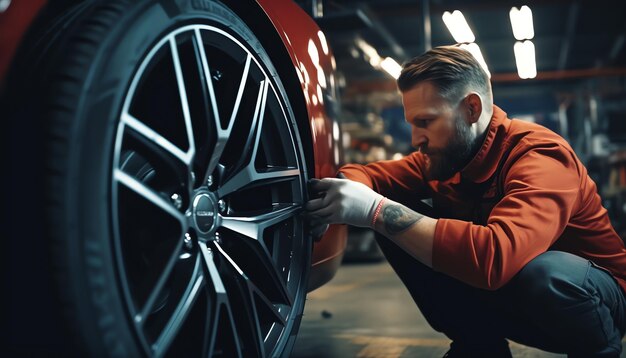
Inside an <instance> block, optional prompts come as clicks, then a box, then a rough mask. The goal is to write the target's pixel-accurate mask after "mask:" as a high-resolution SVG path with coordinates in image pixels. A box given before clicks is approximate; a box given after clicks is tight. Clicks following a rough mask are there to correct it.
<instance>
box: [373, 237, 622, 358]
mask: <svg viewBox="0 0 626 358" xmlns="http://www.w3.org/2000/svg"><path fill="white" fill-rule="evenodd" d="M377 241H378V244H379V246H380V247H381V249H382V251H383V253H384V254H385V256H386V257H387V260H388V261H389V263H390V264H391V266H392V267H393V269H394V270H395V271H396V273H397V274H398V276H399V277H400V279H401V280H402V282H403V283H404V284H405V286H406V287H407V288H408V290H409V292H410V294H411V296H412V297H413V300H414V301H415V303H416V304H417V306H418V307H419V309H420V310H421V312H422V314H423V315H424V316H425V317H426V320H427V321H428V322H429V323H430V325H431V326H432V327H433V328H434V329H435V330H437V331H440V332H443V333H444V334H446V335H447V336H448V337H449V338H450V339H452V340H453V342H454V343H453V347H454V345H456V346H457V348H459V347H460V348H461V351H463V352H468V353H467V355H466V356H468V357H470V356H477V357H502V356H507V353H508V354H509V355H510V352H509V351H508V343H507V342H506V340H505V339H511V340H513V341H516V342H519V343H521V344H524V345H528V346H532V347H536V348H539V349H542V350H546V351H550V352H555V353H566V354H568V355H569V356H570V357H619V355H620V353H621V350H622V342H621V340H622V337H623V336H624V332H625V331H626V297H625V295H624V292H623V290H622V289H621V287H620V286H619V284H618V283H617V281H616V280H615V278H614V277H613V276H612V275H611V274H610V273H608V272H607V271H605V270H604V269H602V268H599V267H597V266H596V265H595V264H593V263H592V262H590V261H589V260H586V259H583V258H581V257H578V256H576V255H572V254H569V253H565V252H560V251H548V252H546V253H543V254H541V255H539V256H538V257H536V258H535V259H533V260H532V261H530V262H529V263H528V264H527V265H526V266H525V267H524V268H523V269H522V270H521V271H520V272H519V273H518V274H517V275H516V276H515V277H514V278H513V279H512V280H511V281H510V282H509V283H507V284H506V285H505V286H503V287H502V288H500V289H498V290H495V291H488V290H483V289H478V288H475V287H472V286H469V285H467V284H465V283H462V282H460V281H458V280H456V279H453V278H451V277H449V276H447V275H444V274H442V273H439V272H435V271H434V270H432V269H431V268H429V267H427V266H425V265H423V264H421V263H420V262H418V261H417V260H415V259H414V258H413V257H411V256H410V255H408V254H407V253H406V252H404V251H403V250H402V249H401V248H399V247H398V246H397V245H395V244H394V243H393V242H391V241H389V240H388V239H386V238H384V237H380V236H378V237H377ZM472 352H473V353H472ZM464 356H465V355H464Z"/></svg>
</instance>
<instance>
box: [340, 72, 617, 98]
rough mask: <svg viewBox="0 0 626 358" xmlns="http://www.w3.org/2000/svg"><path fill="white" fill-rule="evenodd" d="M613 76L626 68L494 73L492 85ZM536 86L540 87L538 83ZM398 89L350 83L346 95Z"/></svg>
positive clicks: (382, 83) (389, 83) (391, 83)
mask: <svg viewBox="0 0 626 358" xmlns="http://www.w3.org/2000/svg"><path fill="white" fill-rule="evenodd" d="M613 76H626V67H614V68H590V69H580V70H567V71H543V72H538V73H537V77H535V78H534V79H532V80H523V79H521V78H519V75H518V74H517V72H510V73H493V74H492V75H491V82H492V83H506V82H523V83H527V84H531V83H535V82H536V81H559V80H571V79H582V78H594V77H613ZM536 85H538V86H539V85H540V84H539V83H536ZM397 89H398V87H397V85H396V82H395V81H394V80H388V79H384V80H383V79H381V80H371V81H350V82H349V83H348V87H347V88H346V95H347V96H349V95H351V94H357V93H367V92H377V91H385V92H386V91H397Z"/></svg>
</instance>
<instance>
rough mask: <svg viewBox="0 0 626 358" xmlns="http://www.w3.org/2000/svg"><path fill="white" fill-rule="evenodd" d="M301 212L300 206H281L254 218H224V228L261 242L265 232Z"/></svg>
mask: <svg viewBox="0 0 626 358" xmlns="http://www.w3.org/2000/svg"><path fill="white" fill-rule="evenodd" d="M299 210H300V206H298V205H296V204H281V205H280V206H277V207H275V208H273V209H272V211H270V212H267V213H264V214H261V215H257V216H253V217H234V216H224V217H222V226H223V227H225V228H227V229H229V230H232V231H234V232H237V233H240V234H242V235H245V236H247V237H249V238H252V239H254V240H260V239H261V238H262V237H263V230H265V229H266V228H268V227H270V226H272V225H274V224H277V223H279V222H281V221H283V220H286V219H288V218H290V217H292V216H294V215H296V213H297V212H298V211H299Z"/></svg>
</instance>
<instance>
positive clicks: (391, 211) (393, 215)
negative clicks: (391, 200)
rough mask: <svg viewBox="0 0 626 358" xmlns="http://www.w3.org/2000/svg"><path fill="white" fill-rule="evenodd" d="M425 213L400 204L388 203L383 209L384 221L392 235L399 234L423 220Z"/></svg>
mask: <svg viewBox="0 0 626 358" xmlns="http://www.w3.org/2000/svg"><path fill="white" fill-rule="evenodd" d="M423 217H424V215H420V214H418V213H416V212H414V211H412V210H409V209H407V208H405V207H402V206H400V205H394V204H392V205H387V207H385V209H384V210H383V221H384V223H385V230H387V232H388V233H389V234H391V235H396V234H399V233H401V232H403V231H405V230H406V229H408V228H409V227H411V226H412V225H413V224H415V223H417V222H418V221H420V220H422V218H423Z"/></svg>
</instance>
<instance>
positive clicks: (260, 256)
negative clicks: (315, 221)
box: [218, 206, 299, 306]
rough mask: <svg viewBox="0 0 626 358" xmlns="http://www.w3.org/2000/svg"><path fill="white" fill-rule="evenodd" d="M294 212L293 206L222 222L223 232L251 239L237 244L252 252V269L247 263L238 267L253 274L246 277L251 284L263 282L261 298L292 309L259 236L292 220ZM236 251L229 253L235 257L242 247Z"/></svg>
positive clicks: (241, 257) (274, 265) (282, 283)
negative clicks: (232, 232)
mask: <svg viewBox="0 0 626 358" xmlns="http://www.w3.org/2000/svg"><path fill="white" fill-rule="evenodd" d="M298 210H299V207H297V206H287V207H285V208H283V209H278V210H276V211H274V212H271V213H266V214H262V215H259V216H256V217H253V218H224V221H223V222H222V225H223V226H224V227H225V228H228V229H230V230H232V231H234V232H237V233H240V234H242V235H244V236H247V237H250V238H253V239H255V241H253V242H250V241H248V242H245V241H244V242H242V243H241V244H242V245H247V247H249V248H250V250H252V252H254V256H255V257H256V258H257V261H256V265H254V266H255V267H254V268H252V267H251V265H250V264H249V263H248V262H242V266H243V267H244V268H246V269H247V270H248V271H250V270H255V271H254V272H250V276H251V277H252V278H253V279H254V280H257V281H258V280H262V281H263V282H264V285H263V288H264V289H265V291H262V292H263V294H264V295H266V296H270V297H271V298H273V300H274V301H275V302H280V303H284V304H288V305H290V306H291V305H293V300H292V297H291V295H290V294H289V291H288V289H287V286H286V283H285V281H284V280H283V279H282V276H281V273H280V272H279V270H278V267H277V264H276V263H275V262H274V260H273V258H272V256H271V254H270V252H269V251H268V249H267V246H266V244H265V241H264V240H263V232H264V230H265V229H266V228H267V227H270V226H272V225H274V224H277V223H279V222H281V221H283V220H286V219H288V218H290V217H292V216H293V215H295V214H296V213H297V212H298ZM244 240H245V239H244ZM218 248H219V249H220V252H223V253H224V256H225V257H226V258H227V259H228V261H230V262H231V264H232V265H233V266H234V267H235V268H236V269H237V270H238V271H239V272H240V274H241V275H243V276H244V277H245V279H246V280H248V279H249V278H250V277H249V276H248V275H246V274H245V271H244V270H242V269H241V268H240V267H239V266H238V265H237V264H236V262H235V260H234V259H233V258H232V257H231V256H230V255H228V254H227V253H226V252H224V250H223V249H222V248H221V246H219V245H218ZM238 248H239V250H238V251H237V252H233V253H234V255H235V256H239V255H241V253H242V252H243V249H244V248H243V247H241V246H239V247H238ZM239 258H240V259H241V260H246V259H245V258H244V256H239Z"/></svg>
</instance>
